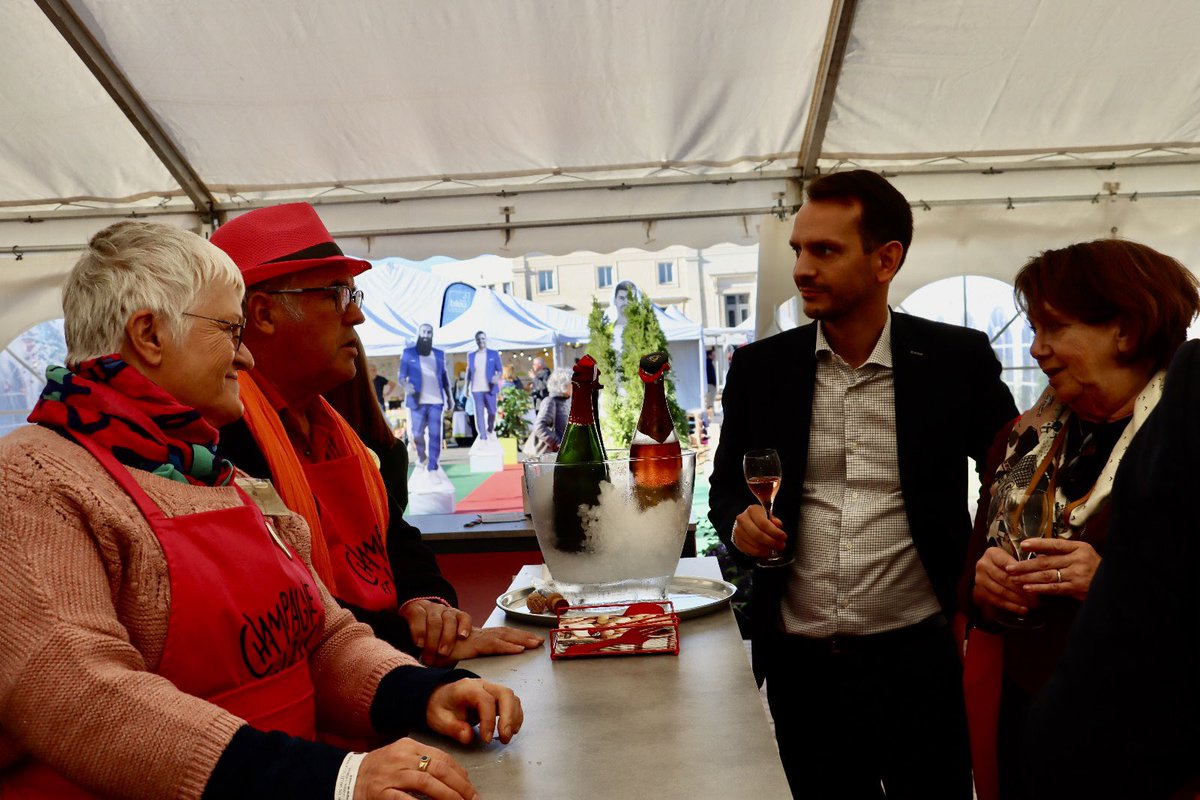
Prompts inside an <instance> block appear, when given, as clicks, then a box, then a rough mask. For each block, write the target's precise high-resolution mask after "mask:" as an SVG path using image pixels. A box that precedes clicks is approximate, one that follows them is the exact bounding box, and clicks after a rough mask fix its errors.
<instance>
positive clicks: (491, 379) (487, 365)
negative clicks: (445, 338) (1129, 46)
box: [467, 331, 504, 439]
mask: <svg viewBox="0 0 1200 800" xmlns="http://www.w3.org/2000/svg"><path fill="white" fill-rule="evenodd" d="M475 348H476V349H475V352H474V353H471V355H470V356H469V357H468V358H467V386H469V387H470V390H471V397H472V398H473V399H474V400H475V429H476V430H477V431H479V438H480V439H487V438H488V437H490V436H491V434H492V431H493V430H495V428H496V397H497V396H498V395H499V394H500V374H501V373H502V372H503V371H504V366H503V365H502V364H501V363H500V354H499V353H498V352H496V351H495V350H489V349H488V346H487V334H486V333H484V332H483V331H476V332H475ZM484 409H486V410H487V425H484V422H483V419H484Z"/></svg>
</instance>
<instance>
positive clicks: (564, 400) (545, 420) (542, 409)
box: [526, 369, 571, 454]
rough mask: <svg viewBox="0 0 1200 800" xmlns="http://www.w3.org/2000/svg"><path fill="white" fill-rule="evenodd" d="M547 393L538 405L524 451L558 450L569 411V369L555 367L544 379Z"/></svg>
mask: <svg viewBox="0 0 1200 800" xmlns="http://www.w3.org/2000/svg"><path fill="white" fill-rule="evenodd" d="M546 391H547V392H549V395H548V396H547V397H546V398H545V399H544V400H542V404H541V405H540V406H538V414H537V419H536V420H535V421H534V423H533V433H531V434H530V435H529V443H530V444H529V446H528V447H527V448H526V452H530V451H532V452H533V453H536V454H541V453H545V452H547V451H549V452H551V453H557V452H558V446H559V445H560V444H562V437H563V434H564V433H565V432H566V430H567V417H568V416H570V412H571V404H570V402H569V401H570V399H571V370H569V369H556V370H554V371H553V372H552V373H550V377H549V378H547V379H546Z"/></svg>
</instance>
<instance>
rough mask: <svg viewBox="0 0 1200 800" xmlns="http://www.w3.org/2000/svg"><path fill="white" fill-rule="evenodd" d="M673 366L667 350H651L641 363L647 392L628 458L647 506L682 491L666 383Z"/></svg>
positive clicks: (635, 488) (642, 502) (640, 499)
mask: <svg viewBox="0 0 1200 800" xmlns="http://www.w3.org/2000/svg"><path fill="white" fill-rule="evenodd" d="M670 368H671V365H670V363H669V362H668V360H667V354H666V353H650V354H649V355H646V356H642V360H641V361H640V362H639V363H638V377H640V378H641V379H642V383H643V384H645V387H646V396H645V398H644V399H643V400H642V413H641V416H639V417H638V423H637V430H636V431H635V432H634V434H633V443H632V444H630V446H629V458H630V459H631V462H630V470H631V472H632V473H633V491H634V494H635V496H636V497H637V501H638V505H639V506H641V507H642V508H644V509H645V508H653V507H654V506H656V505H658V504H659V503H661V502H662V501H663V500H671V499H674V498H675V497H676V496H677V495H678V493H679V473H680V471H681V470H682V469H683V458H682V457H681V456H680V447H679V437H678V436H676V435H675V423H674V422H673V421H672V420H671V412H670V410H669V409H668V408H667V393H666V387H665V386H664V384H663V380H664V378H665V376H666V374H667V371H668V370H669V369H670Z"/></svg>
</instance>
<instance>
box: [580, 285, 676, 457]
mask: <svg viewBox="0 0 1200 800" xmlns="http://www.w3.org/2000/svg"><path fill="white" fill-rule="evenodd" d="M612 328H613V326H612V323H610V322H608V321H607V320H605V319H604V311H603V309H602V308H601V307H600V304H599V303H598V302H596V300H594V299H593V300H592V311H591V314H589V315H588V329H589V331H590V332H591V340H590V341H589V342H588V353H589V354H590V355H591V356H592V358H594V359H596V364H597V365H598V366H599V368H600V382H601V383H602V384H603V385H604V391H603V394H602V400H601V403H600V408H601V413H600V429H601V432H602V433H603V434H604V444H605V446H606V447H612V448H618V449H624V448H627V447H629V443H630V441H631V440H632V439H633V431H634V429H635V428H636V427H637V421H638V415H639V414H641V411H642V397H643V396H644V395H645V387H644V386H643V384H642V381H641V379H640V378H638V361H640V360H641V358H642V356H644V355H646V354H647V353H655V352H658V351H660V350H661V351H666V350H667V337H666V335H665V334H663V331H662V326H661V325H659V324H658V318H657V317H656V316H655V314H654V306H653V304H652V303H651V302H650V300H649V298H647V297H646V296H645V295H642V296H640V297H638V298H636V299H634V298H631V299H630V301H629V304H628V305H627V306H626V307H625V330H624V331H623V333H622V336H621V353H620V363H617V361H618V358H617V353H616V351H615V350H614V349H613V345H612ZM666 387H667V407H668V408H669V409H670V410H671V418H672V419H673V420H674V422H675V435H676V436H678V437H679V441H680V442H681V443H683V444H685V445H686V443H687V441H688V423H687V414H686V413H685V412H684V410H683V409H682V408H681V407H680V406H679V403H677V402H676V401H675V382H674V381H673V380H671V373H669V372H668V373H667V381H666Z"/></svg>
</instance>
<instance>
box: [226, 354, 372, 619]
mask: <svg viewBox="0 0 1200 800" xmlns="http://www.w3.org/2000/svg"><path fill="white" fill-rule="evenodd" d="M238 388H239V390H240V392H241V398H242V405H243V406H244V407H245V414H244V417H243V418H244V419H245V420H246V426H247V427H248V428H249V429H250V435H251V436H253V437H254V441H255V442H256V443H257V444H258V449H259V450H260V451H261V452H262V454H263V456H264V457H265V458H266V460H267V466H269V467H270V468H271V475H272V477H273V478H274V481H275V489H276V490H277V491H278V492H279V496H280V497H281V498H283V502H284V503H285V504H286V505H287V507H288V508H290V509H291V510H292V511H294V512H296V513H297V514H299V515H300V516H302V517H304V519H305V521H306V522H308V527H309V530H310V531H311V532H312V564H313V569H314V570H316V573H317V576H318V577H319V578H320V579H321V581H322V582H323V583H324V584H325V586H326V587H327V588H328V589H329V591H330V592H331V593H332V594H333V595H334V597H336V596H337V594H338V591H337V580H336V579H335V578H334V575H333V563H332V562H331V561H330V560H329V546H328V544H327V543H326V542H325V534H324V532H323V531H322V529H321V518H320V515H319V514H318V512H317V504H316V501H315V500H314V499H313V493H312V489H311V488H310V487H309V485H308V478H307V477H305V475H304V467H303V465H302V464H301V463H300V458H299V456H297V455H296V451H295V449H293V447H292V443H291V440H290V439H288V435H287V431H286V430H284V428H283V421H282V420H280V419H279V413H278V412H277V411H276V410H275V409H274V408H272V406H271V403H270V401H268V400H267V397H266V395H265V394H263V391H262V389H260V388H259V387H258V384H256V383H255V382H254V378H253V377H252V376H251V375H250V373H248V372H244V371H243V372H239V373H238ZM317 402H318V408H319V409H320V413H323V414H325V415H327V416H328V417H329V418H330V419H332V420H333V421H334V428H335V430H337V431H338V432H339V433H340V434H341V441H340V446H339V450H341V451H342V452H344V453H349V454H351V455H353V456H355V460H356V461H357V462H358V466H359V468H360V469H361V470H362V474H363V482H364V483H365V484H366V487H367V495H368V497H370V500H371V510H372V511H373V512H374V513H375V519H376V520H377V521H378V523H379V530H381V531H383V536H384V541H385V542H386V540H387V529H388V503H387V489H386V488H385V487H384V485H383V477H382V476H381V475H380V474H379V469H378V468H377V467H376V466H375V460H374V458H373V457H372V454H371V451H370V450H368V449H367V446H366V445H365V444H363V443H362V440H361V439H359V438H358V434H356V433H355V432H354V429H353V428H351V427H350V425H349V424H348V423H347V422H346V420H344V419H342V416H341V414H338V413H337V412H336V411H334V410H333V407H332V406H330V405H329V403H327V402H325V398H323V397H319V396H318V397H317Z"/></svg>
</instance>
